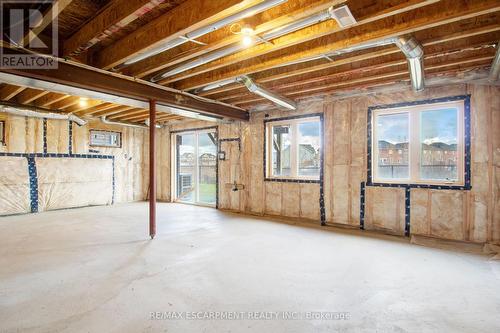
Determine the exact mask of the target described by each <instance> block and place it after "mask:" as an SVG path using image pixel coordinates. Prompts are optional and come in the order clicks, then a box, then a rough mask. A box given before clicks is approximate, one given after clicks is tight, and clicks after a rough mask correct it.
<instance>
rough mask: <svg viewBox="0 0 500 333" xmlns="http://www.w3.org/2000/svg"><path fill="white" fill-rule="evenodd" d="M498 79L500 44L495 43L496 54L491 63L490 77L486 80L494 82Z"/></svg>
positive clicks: (499, 76) (499, 71)
mask: <svg viewBox="0 0 500 333" xmlns="http://www.w3.org/2000/svg"><path fill="white" fill-rule="evenodd" d="M499 79H500V42H498V43H497V52H496V54H495V59H493V62H492V63H491V69H490V75H489V77H488V80H489V81H490V82H496V81H498V80H499Z"/></svg>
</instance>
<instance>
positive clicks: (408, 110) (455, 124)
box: [371, 100, 465, 185]
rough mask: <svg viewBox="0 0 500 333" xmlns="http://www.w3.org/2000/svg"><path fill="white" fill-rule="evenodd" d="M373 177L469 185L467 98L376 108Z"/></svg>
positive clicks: (385, 179) (406, 182) (380, 179)
mask: <svg viewBox="0 0 500 333" xmlns="http://www.w3.org/2000/svg"><path fill="white" fill-rule="evenodd" d="M372 124H373V126H372V138H373V144H372V155H371V156H372V165H373V182H375V183H403V184H428V185H464V155H465V154H464V151H465V150H464V101H463V100H460V101H452V102H443V103H431V104H422V105H414V106H407V107H396V108H390V109H376V110H373V111H372Z"/></svg>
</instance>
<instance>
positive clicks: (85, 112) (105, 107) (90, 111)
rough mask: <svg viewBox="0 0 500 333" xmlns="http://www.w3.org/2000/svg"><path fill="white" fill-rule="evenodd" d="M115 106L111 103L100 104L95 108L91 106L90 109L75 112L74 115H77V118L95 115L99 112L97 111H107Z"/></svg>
mask: <svg viewBox="0 0 500 333" xmlns="http://www.w3.org/2000/svg"><path fill="white" fill-rule="evenodd" d="M116 106H117V105H116V104H113V103H103V104H100V105H95V106H92V107H89V108H86V109H83V110H80V111H78V112H75V114H76V115H78V116H82V115H92V114H93V113H96V112H99V111H104V110H108V109H111V108H114V107H116Z"/></svg>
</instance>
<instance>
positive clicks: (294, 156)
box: [265, 116, 323, 181]
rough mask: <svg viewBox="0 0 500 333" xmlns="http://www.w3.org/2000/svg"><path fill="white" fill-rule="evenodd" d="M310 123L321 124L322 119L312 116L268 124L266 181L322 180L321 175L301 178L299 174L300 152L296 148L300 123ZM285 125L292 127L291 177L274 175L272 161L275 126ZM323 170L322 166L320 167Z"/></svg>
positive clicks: (271, 121)
mask: <svg viewBox="0 0 500 333" xmlns="http://www.w3.org/2000/svg"><path fill="white" fill-rule="evenodd" d="M308 122H319V123H320V124H321V117H319V116H311V117H303V118H294V119H285V120H276V121H274V120H270V121H268V122H267V123H266V133H265V135H266V151H265V154H266V170H265V172H266V179H286V180H314V181H318V180H320V177H319V175H318V176H300V175H299V174H298V167H299V161H298V154H299V151H298V149H297V148H296V147H298V131H297V127H298V124H299V123H308ZM283 125H289V126H290V137H291V143H290V168H291V174H292V175H291V176H280V175H273V174H272V171H273V159H272V151H273V135H272V133H273V130H272V129H273V127H275V126H283ZM322 135H323V133H322V128H321V126H320V128H319V137H320V140H319V142H320V147H319V151H320V154H321V152H322V150H323V146H322V141H323V140H321V137H322ZM320 168H321V166H320Z"/></svg>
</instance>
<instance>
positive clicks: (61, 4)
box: [24, 0, 73, 45]
mask: <svg viewBox="0 0 500 333" xmlns="http://www.w3.org/2000/svg"><path fill="white" fill-rule="evenodd" d="M72 1H73V0H56V1H55V2H54V3H53V5H52V6H51V7H50V9H49V10H48V11H47V12H46V13H45V14H44V15H43V18H42V21H41V22H39V23H38V25H37V26H36V27H34V28H31V29H30V30H29V31H28V33H27V34H26V35H25V36H24V45H29V43H30V42H31V41H32V40H33V39H34V38H35V37H36V36H38V35H40V34H41V33H42V31H43V30H45V28H47V27H48V26H49V24H51V23H52V22H53V21H54V20H57V17H58V16H59V14H60V13H61V12H62V11H63V10H64V8H66V7H67V6H68V5H69V4H71V2H72Z"/></svg>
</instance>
